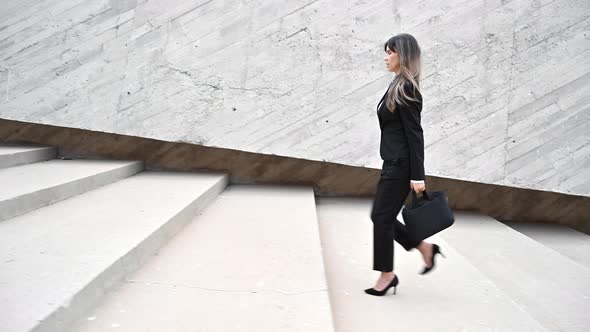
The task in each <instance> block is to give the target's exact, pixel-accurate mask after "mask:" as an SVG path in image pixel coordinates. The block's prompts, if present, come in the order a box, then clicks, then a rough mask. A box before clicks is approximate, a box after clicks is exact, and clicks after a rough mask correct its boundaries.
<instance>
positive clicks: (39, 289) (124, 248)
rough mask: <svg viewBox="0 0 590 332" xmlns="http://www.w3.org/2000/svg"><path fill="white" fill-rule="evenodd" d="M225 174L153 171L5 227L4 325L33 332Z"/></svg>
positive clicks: (0, 260) (0, 254)
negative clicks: (32, 331) (34, 328)
mask: <svg viewBox="0 0 590 332" xmlns="http://www.w3.org/2000/svg"><path fill="white" fill-rule="evenodd" d="M222 177H223V175H215V174H194V173H186V174H184V173H157V172H145V173H141V174H139V175H135V176H132V177H129V178H126V179H124V180H120V181H118V182H116V183H113V184H110V185H107V186H104V187H102V188H99V189H96V190H93V191H90V192H87V193H84V194H81V195H78V196H75V197H72V198H70V199H67V200H64V201H61V202H58V203H55V204H53V205H49V206H46V207H43V208H40V209H37V210H35V211H32V212H30V213H28V214H25V215H21V216H18V217H14V218H12V219H9V220H6V221H3V222H1V223H0V264H1V268H0V284H2V287H0V307H2V308H4V309H3V312H2V315H0V326H7V327H9V329H8V330H10V331H28V330H30V329H31V328H33V327H34V326H35V324H37V323H38V321H40V320H43V319H45V318H46V317H47V316H48V315H49V314H51V313H52V312H54V311H55V310H56V309H58V308H59V307H60V306H65V307H67V306H68V301H69V300H70V299H71V298H72V297H73V296H74V295H75V294H77V293H78V292H79V291H80V290H81V289H83V288H84V287H85V286H86V285H87V284H88V283H89V282H91V281H92V280H94V279H95V278H96V277H97V276H98V275H99V274H100V273H102V272H103V271H105V269H107V268H108V267H110V266H111V265H113V264H114V263H115V262H117V260H119V259H120V258H121V257H123V256H124V255H125V254H126V253H128V252H130V250H132V249H134V248H136V247H137V246H138V244H139V243H141V242H142V241H143V240H144V239H146V237H148V236H149V235H150V234H152V233H153V232H154V231H155V230H157V229H158V228H160V227H162V225H163V224H165V223H166V222H167V221H168V220H170V219H171V218H172V217H174V216H175V215H176V214H178V212H179V211H181V209H183V208H184V207H186V206H187V204H190V203H191V202H193V201H194V200H195V199H196V198H197V197H199V196H200V195H202V194H203V192H205V191H206V190H207V189H209V188H210V187H211V186H212V185H214V184H215V183H217V182H218V181H219V180H220V179H221V178H222Z"/></svg>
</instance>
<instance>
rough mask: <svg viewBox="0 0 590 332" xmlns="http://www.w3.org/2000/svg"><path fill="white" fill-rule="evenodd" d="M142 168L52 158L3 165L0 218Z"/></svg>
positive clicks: (121, 163)
mask: <svg viewBox="0 0 590 332" xmlns="http://www.w3.org/2000/svg"><path fill="white" fill-rule="evenodd" d="M141 170H143V163H141V162H136V161H110V160H50V161H44V162H38V163H34V164H29V165H21V166H16V167H10V168H5V169H0V183H1V184H2V186H0V221H2V220H6V219H9V218H12V217H15V216H19V215H22V214H24V213H27V212H29V211H32V210H35V209H38V208H40V207H43V206H46V205H49V204H52V203H55V202H58V201H60V200H63V199H66V198H69V197H73V196H76V195H78V194H81V193H84V192H86V191H89V190H93V189H96V188H98V187H100V186H104V185H106V184H109V183H113V182H115V181H118V180H120V179H123V178H126V177H128V176H131V175H133V174H136V173H138V172H140V171H141Z"/></svg>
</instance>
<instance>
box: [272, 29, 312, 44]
mask: <svg viewBox="0 0 590 332" xmlns="http://www.w3.org/2000/svg"><path fill="white" fill-rule="evenodd" d="M303 31H307V27H305V28H302V29H299V31H297V32H295V33H292V34H290V35H288V36H287V37H285V38H283V39H279V41H283V40H286V39H289V38H291V37H293V36H295V35H296V34H298V33H300V32H303Z"/></svg>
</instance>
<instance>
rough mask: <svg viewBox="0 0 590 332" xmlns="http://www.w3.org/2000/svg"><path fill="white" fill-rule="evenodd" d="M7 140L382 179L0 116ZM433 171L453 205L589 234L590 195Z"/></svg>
mask: <svg viewBox="0 0 590 332" xmlns="http://www.w3.org/2000/svg"><path fill="white" fill-rule="evenodd" d="M0 140H4V141H11V142H19V141H23V142H29V143H43V144H49V145H52V146H57V147H59V151H60V155H64V156H70V157H74V158H88V157H92V158H106V159H119V160H141V161H144V163H145V165H146V168H148V169H167V170H180V171H187V170H188V171H190V170H212V171H220V172H224V173H228V174H230V175H231V181H232V182H233V183H259V184H263V183H269V184H270V183H272V184H294V185H304V186H309V187H313V188H314V190H315V192H316V194H317V195H322V196H326V195H328V196H334V195H336V196H373V195H374V194H375V188H376V186H377V180H378V179H379V170H377V169H370V168H364V167H355V166H349V165H342V164H336V163H329V162H320V161H313V160H305V159H297V158H290V157H282V156H275V155H264V154H260V153H252V152H245V151H236V150H231V149H221V148H213V147H206V146H200V145H195V144H187V143H170V142H163V141H158V140H154V139H147V138H140V137H131V136H125V135H118V134H108V133H100V132H93V131H88V130H81V129H71V128H63V127H58V126H50V125H39V124H31V123H23V122H19V121H11V120H0ZM426 179H427V181H428V185H427V189H428V190H430V191H436V190H444V191H445V192H446V193H447V195H448V197H449V203H450V204H451V206H452V207H453V208H456V209H460V210H479V211H480V212H481V213H483V214H486V215H489V216H492V217H494V218H496V219H498V220H513V221H534V222H541V221H544V222H550V223H558V224H562V225H569V226H571V227H574V228H575V229H577V230H580V231H582V232H585V233H586V234H590V220H589V219H588V215H590V197H586V196H574V195H566V194H560V193H554V192H545V191H539V190H532V189H520V188H511V187H507V186H500V185H493V184H485V183H476V182H470V181H462V180H456V179H449V178H443V177H437V176H427V177H426Z"/></svg>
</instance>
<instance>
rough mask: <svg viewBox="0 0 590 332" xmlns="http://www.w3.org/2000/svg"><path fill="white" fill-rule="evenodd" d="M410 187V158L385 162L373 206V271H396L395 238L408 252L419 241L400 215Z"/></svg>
mask: <svg viewBox="0 0 590 332" xmlns="http://www.w3.org/2000/svg"><path fill="white" fill-rule="evenodd" d="M410 190H411V188H410V160H409V159H408V158H397V159H393V160H386V161H384V162H383V167H382V169H381V175H380V177H379V184H378V185H377V193H376V194H375V199H374V201H373V208H372V209H371V220H372V221H373V270H376V271H382V272H391V271H393V265H394V260H393V240H394V239H395V241H397V242H398V243H399V244H401V245H402V246H403V247H404V249H406V251H409V250H411V249H412V248H414V247H416V246H417V245H418V244H419V243H413V242H411V240H410V239H409V236H408V230H407V229H406V226H405V225H404V224H402V223H401V222H399V221H398V220H397V218H396V217H397V215H398V213H399V211H400V210H401V208H402V206H403V204H404V202H405V200H406V197H407V196H408V194H409V193H410Z"/></svg>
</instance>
